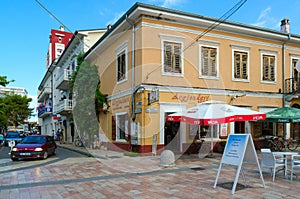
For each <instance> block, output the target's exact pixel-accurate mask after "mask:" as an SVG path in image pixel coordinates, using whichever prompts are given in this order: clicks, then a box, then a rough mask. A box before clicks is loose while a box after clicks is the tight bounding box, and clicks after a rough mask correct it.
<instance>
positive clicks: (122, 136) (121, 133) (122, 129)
mask: <svg viewBox="0 0 300 199" xmlns="http://www.w3.org/2000/svg"><path fill="white" fill-rule="evenodd" d="M128 118H129V117H128V114H127V113H117V114H116V141H121V142H125V141H127V138H128V136H129V134H130V133H129V131H130V125H129V120H128Z"/></svg>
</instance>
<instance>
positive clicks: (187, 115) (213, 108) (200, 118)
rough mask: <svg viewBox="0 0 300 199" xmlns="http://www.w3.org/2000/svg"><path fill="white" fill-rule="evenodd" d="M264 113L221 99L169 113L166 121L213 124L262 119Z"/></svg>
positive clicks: (264, 116)
mask: <svg viewBox="0 0 300 199" xmlns="http://www.w3.org/2000/svg"><path fill="white" fill-rule="evenodd" d="M265 118H266V114H265V113H261V112H257V111H253V110H250V109H246V108H241V107H237V106H232V105H229V104H226V103H225V102H222V101H208V102H204V103H199V104H197V105H196V106H194V107H192V108H189V109H187V110H185V111H181V112H177V113H173V114H170V115H168V116H167V117H166V119H167V121H173V122H185V123H188V124H194V125H195V124H196V125H215V124H223V123H229V122H235V121H256V120H264V119H265Z"/></svg>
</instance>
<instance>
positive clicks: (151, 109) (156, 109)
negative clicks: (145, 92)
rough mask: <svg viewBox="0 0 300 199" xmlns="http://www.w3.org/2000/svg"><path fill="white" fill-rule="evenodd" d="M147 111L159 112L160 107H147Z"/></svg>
mask: <svg viewBox="0 0 300 199" xmlns="http://www.w3.org/2000/svg"><path fill="white" fill-rule="evenodd" d="M146 112H147V113H157V112H158V108H146Z"/></svg>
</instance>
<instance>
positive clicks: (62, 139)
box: [59, 129, 64, 144]
mask: <svg viewBox="0 0 300 199" xmlns="http://www.w3.org/2000/svg"><path fill="white" fill-rule="evenodd" d="M59 136H60V141H59V143H60V144H63V143H64V132H63V129H61V130H60V132H59Z"/></svg>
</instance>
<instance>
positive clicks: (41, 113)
mask: <svg viewBox="0 0 300 199" xmlns="http://www.w3.org/2000/svg"><path fill="white" fill-rule="evenodd" d="M50 114H52V108H51V107H40V108H39V110H38V117H39V118H44V117H47V116H48V115H50Z"/></svg>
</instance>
